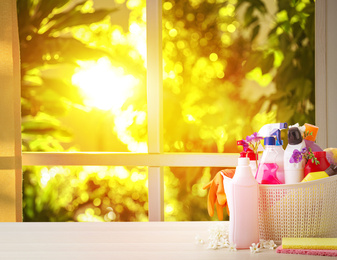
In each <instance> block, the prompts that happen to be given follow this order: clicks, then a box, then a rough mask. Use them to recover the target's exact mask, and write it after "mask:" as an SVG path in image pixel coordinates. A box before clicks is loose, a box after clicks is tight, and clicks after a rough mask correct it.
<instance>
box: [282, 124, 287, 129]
mask: <svg viewBox="0 0 337 260" xmlns="http://www.w3.org/2000/svg"><path fill="white" fill-rule="evenodd" d="M286 128H288V123H280V129H286Z"/></svg>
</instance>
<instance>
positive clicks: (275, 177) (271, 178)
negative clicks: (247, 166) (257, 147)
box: [256, 123, 288, 184]
mask: <svg viewBox="0 0 337 260" xmlns="http://www.w3.org/2000/svg"><path fill="white" fill-rule="evenodd" d="M287 127H288V124H287V123H276V124H267V125H264V126H263V127H262V128H261V129H260V131H259V132H258V135H259V136H262V137H264V144H265V148H266V149H265V151H264V152H263V154H262V159H261V163H260V166H259V169H258V173H257V174H256V180H257V181H258V182H259V183H263V184H284V183H285V178H284V161H283V160H284V150H283V147H282V145H283V141H282V140H281V129H286V128H287ZM270 137H272V138H270ZM275 138H276V140H275Z"/></svg>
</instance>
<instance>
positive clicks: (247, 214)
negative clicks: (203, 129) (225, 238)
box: [224, 158, 259, 249]
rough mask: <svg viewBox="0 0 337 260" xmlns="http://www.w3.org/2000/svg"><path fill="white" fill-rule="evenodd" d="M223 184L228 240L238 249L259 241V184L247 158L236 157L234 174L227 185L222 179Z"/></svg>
mask: <svg viewBox="0 0 337 260" xmlns="http://www.w3.org/2000/svg"><path fill="white" fill-rule="evenodd" d="M224 178H225V176H224ZM224 186H225V192H226V196H227V200H228V207H229V212H230V218H229V220H230V222H229V242H230V243H231V244H233V245H236V248H238V249H241V248H249V247H250V246H251V245H252V243H256V244H257V243H258V242H259V222H258V197H259V185H258V183H257V181H256V180H255V179H254V177H253V175H252V172H251V168H250V166H249V159H248V158H238V166H237V167H236V170H235V175H234V177H233V179H232V180H231V181H230V182H229V185H228V186H227V187H226V185H225V181H224Z"/></svg>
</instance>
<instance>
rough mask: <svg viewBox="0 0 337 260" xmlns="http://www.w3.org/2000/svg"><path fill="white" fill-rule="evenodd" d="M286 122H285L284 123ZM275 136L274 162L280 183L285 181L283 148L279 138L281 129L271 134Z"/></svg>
mask: <svg viewBox="0 0 337 260" xmlns="http://www.w3.org/2000/svg"><path fill="white" fill-rule="evenodd" d="M284 124H286V123H284ZM274 134H275V136H276V143H275V147H274V148H275V150H276V152H277V157H276V163H277V165H278V170H277V173H276V177H277V179H278V180H279V181H280V183H282V184H284V183H285V177H284V149H283V141H282V140H281V131H280V129H278V130H277V131H276V132H274V133H273V134H272V135H274Z"/></svg>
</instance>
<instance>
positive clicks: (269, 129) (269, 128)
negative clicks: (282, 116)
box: [258, 123, 288, 137]
mask: <svg viewBox="0 0 337 260" xmlns="http://www.w3.org/2000/svg"><path fill="white" fill-rule="evenodd" d="M286 128H288V124H287V123H276V124H266V125H264V126H262V127H261V129H260V130H259V132H258V135H259V136H261V137H268V136H271V135H272V134H273V133H275V132H276V130H278V129H286Z"/></svg>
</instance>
